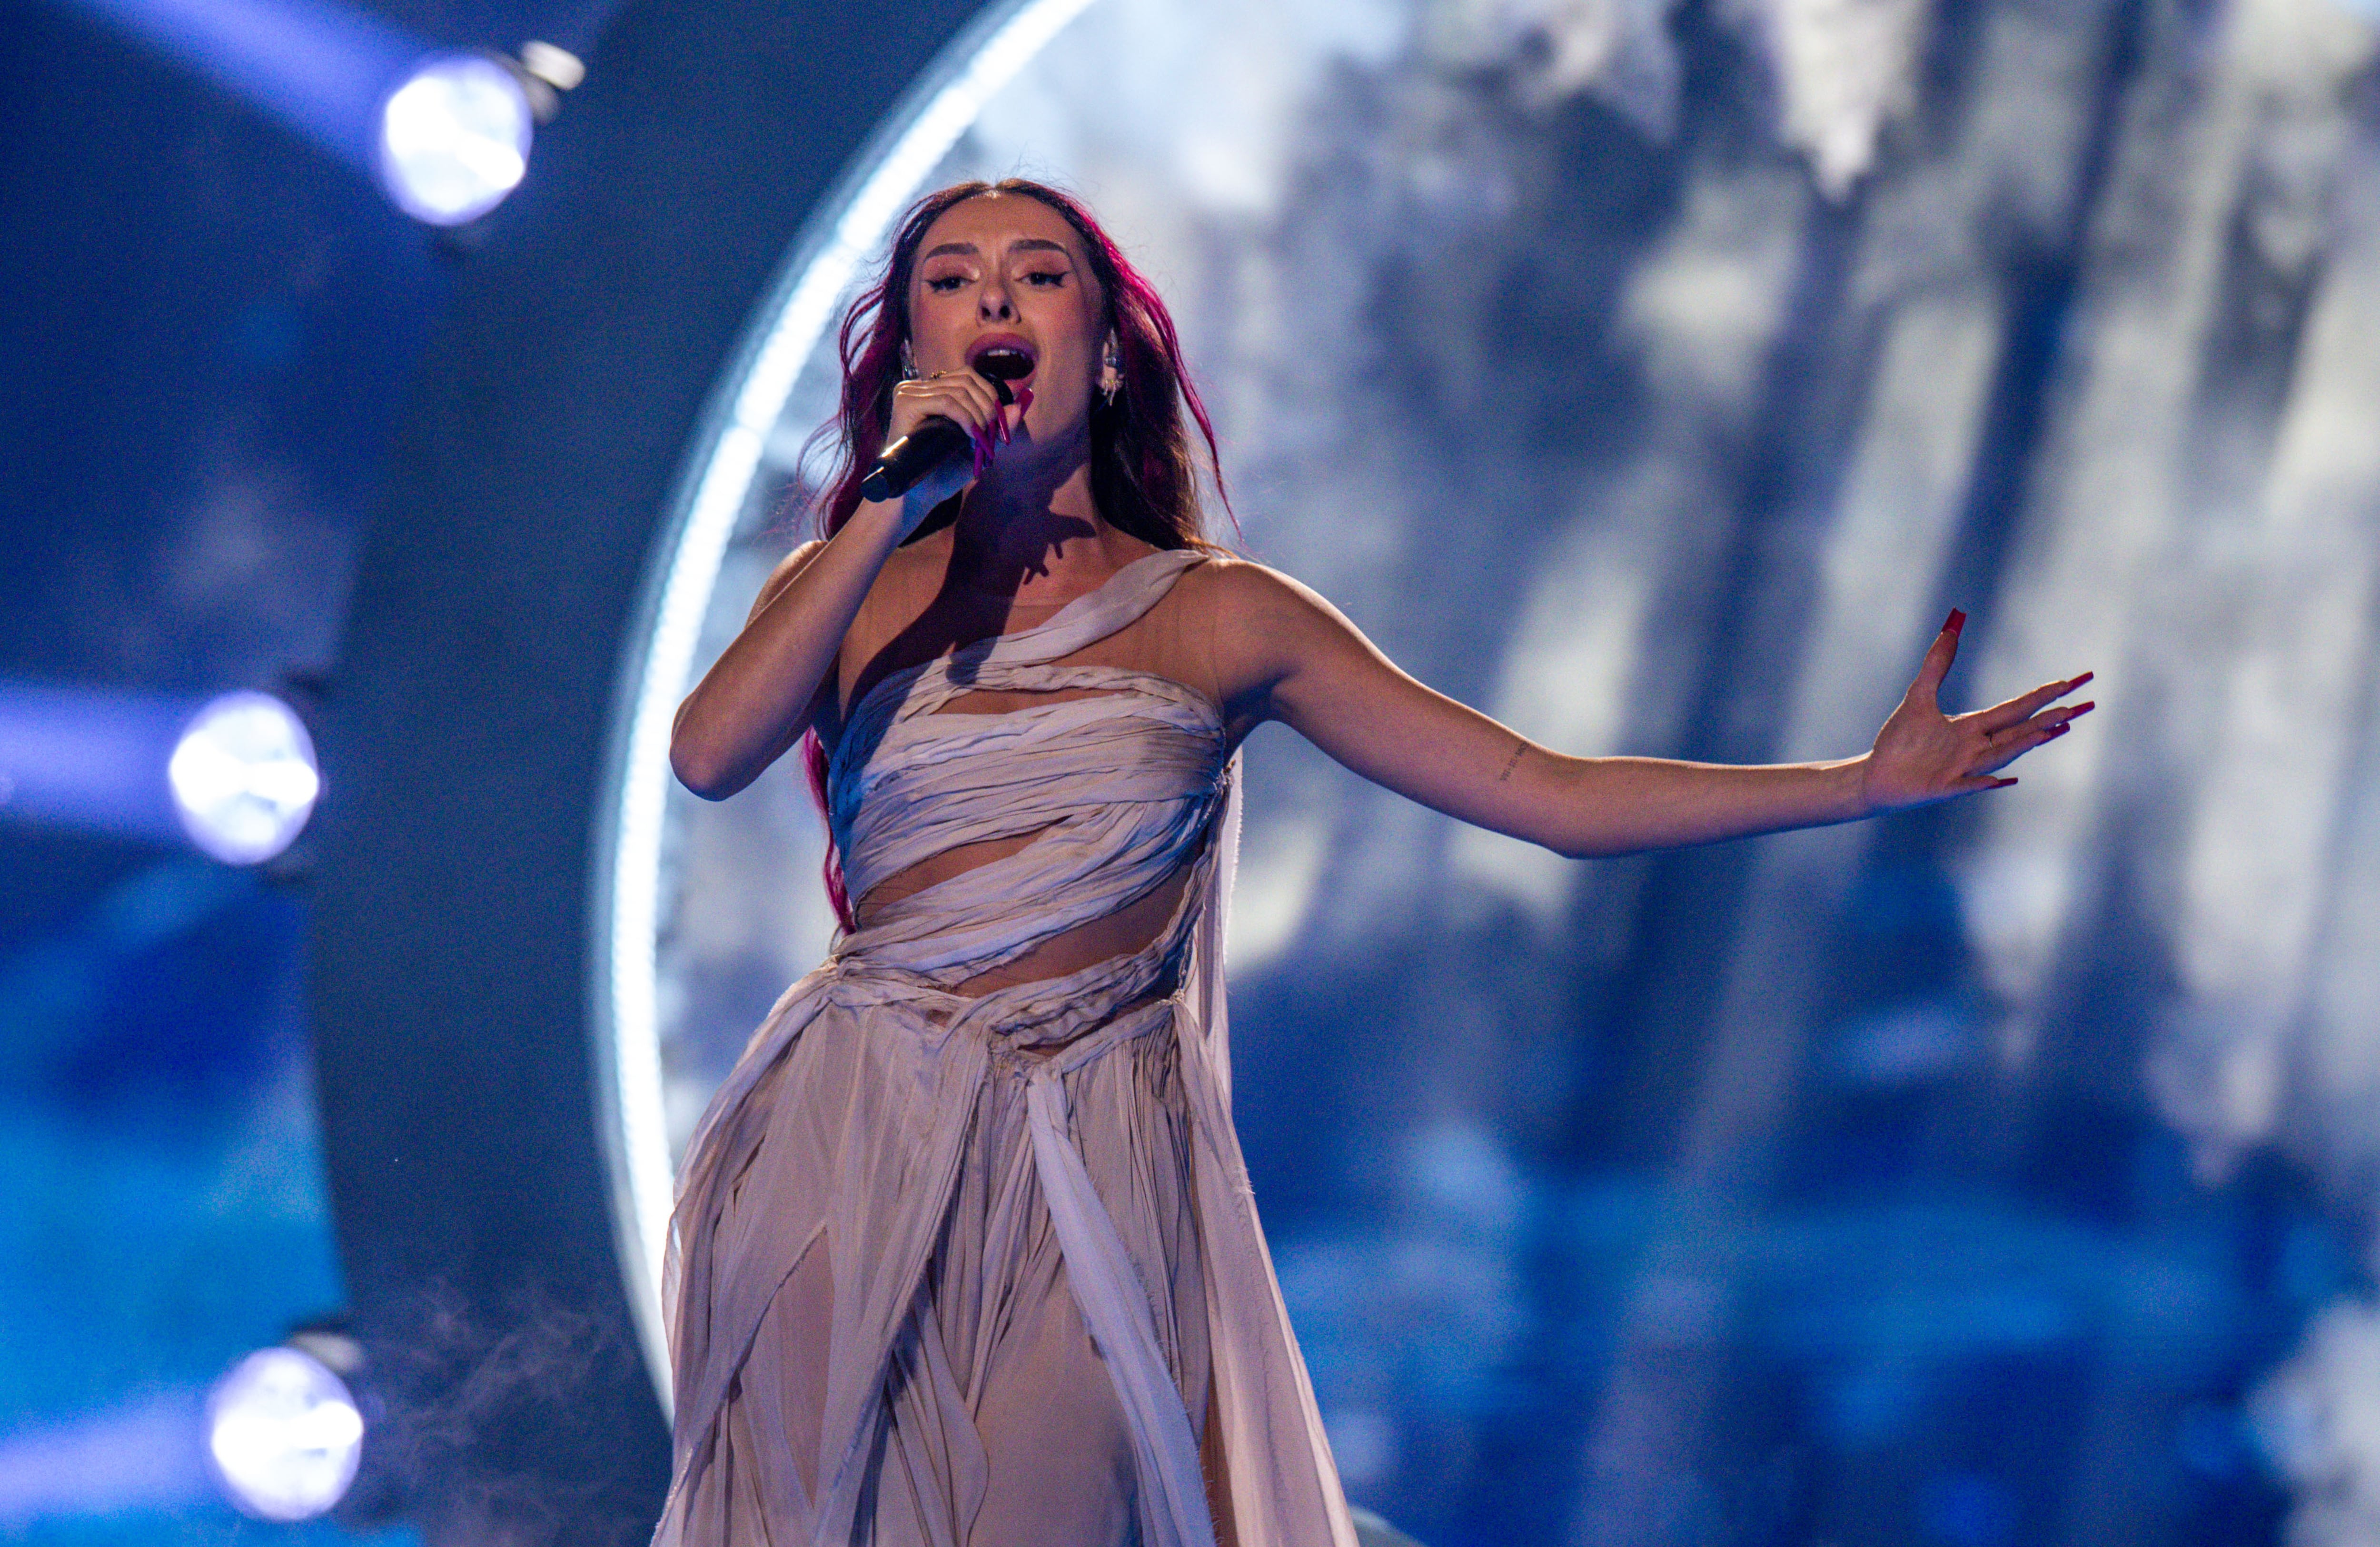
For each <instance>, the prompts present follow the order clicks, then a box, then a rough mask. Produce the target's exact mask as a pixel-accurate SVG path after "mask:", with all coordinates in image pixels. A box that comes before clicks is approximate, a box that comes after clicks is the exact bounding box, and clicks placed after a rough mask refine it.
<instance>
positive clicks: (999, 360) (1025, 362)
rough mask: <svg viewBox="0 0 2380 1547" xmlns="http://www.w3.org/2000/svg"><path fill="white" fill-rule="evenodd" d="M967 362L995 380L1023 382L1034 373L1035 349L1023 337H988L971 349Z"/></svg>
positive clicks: (981, 373)
mask: <svg viewBox="0 0 2380 1547" xmlns="http://www.w3.org/2000/svg"><path fill="white" fill-rule="evenodd" d="M967 364H968V365H970V366H972V367H974V369H975V371H976V373H977V375H980V376H985V377H989V378H990V380H992V381H995V382H1021V381H1023V380H1024V379H1025V378H1026V377H1027V376H1030V375H1031V374H1033V350H1032V348H1031V347H1029V346H1028V345H1026V342H1025V341H1024V340H1023V339H1021V338H987V339H985V340H984V341H983V342H982V343H980V344H978V345H977V346H976V347H975V348H974V349H973V350H971V351H969V353H968V355H967Z"/></svg>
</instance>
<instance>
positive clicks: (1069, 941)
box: [853, 832, 1196, 1009]
mask: <svg viewBox="0 0 2380 1547" xmlns="http://www.w3.org/2000/svg"><path fill="white" fill-rule="evenodd" d="M1040 836H1041V834H1040V833H1038V832H1034V833H1024V834H1016V835H1014V836H1012V837H1006V838H990V839H986V840H984V841H983V842H981V843H972V844H960V845H958V846H957V847H953V848H947V849H944V850H943V851H942V852H941V853H940V854H937V855H934V856H933V857H932V858H930V859H921V860H919V861H918V862H917V864H914V865H912V866H910V867H909V868H908V869H907V870H905V871H900V872H899V873H897V874H894V875H889V876H887V877H885V878H884V879H883V880H882V881H880V882H879V883H876V885H874V886H873V887H871V888H869V889H868V895H866V896H865V897H862V898H860V899H859V901H858V903H857V905H856V907H855V908H854V909H853V911H854V914H855V915H856V918H857V920H858V921H859V927H860V928H861V929H862V930H865V929H867V928H868V926H869V925H870V924H872V923H874V922H875V921H876V920H877V918H878V916H879V915H880V913H881V912H882V910H883V909H884V908H886V907H890V906H891V905H892V904H893V903H895V902H898V901H899V900H901V899H902V898H904V897H907V896H912V895H916V894H917V893H919V892H922V891H924V890H925V889H926V888H927V887H929V886H934V885H938V884H940V883H942V882H945V881H949V880H953V879H954V878H956V877H958V876H961V875H964V874H965V873H966V872H967V871H972V870H977V869H980V868H981V867H982V866H985V865H988V864H990V863H992V862H993V861H995V860H999V859H1006V858H1007V857H1008V856H1010V855H1013V854H1015V853H1018V852H1020V851H1021V850H1023V849H1024V848H1026V847H1027V846H1029V845H1031V844H1032V843H1034V842H1035V841H1036V840H1038V838H1039V837H1040ZM1195 867H1196V861H1195V860H1194V859H1184V861H1183V862H1182V863H1181V864H1179V865H1176V866H1175V867H1174V868H1173V870H1172V871H1170V872H1169V873H1168V874H1167V875H1166V877H1165V879H1163V880H1162V881H1160V882H1159V883H1157V885H1156V886H1154V887H1152V888H1151V889H1150V890H1148V891H1147V892H1145V893H1143V894H1142V895H1140V896H1138V897H1136V898H1135V899H1134V900H1133V901H1131V902H1128V903H1126V904H1124V905H1123V907H1120V908H1117V909H1116V910H1115V911H1114V912H1112V913H1107V914H1102V915H1101V916H1100V917H1099V918H1097V919H1092V920H1087V921H1086V922H1083V923H1080V924H1077V925H1075V927H1074V928H1073V929H1070V930H1066V931H1064V932H1061V933H1058V934H1054V935H1051V936H1050V938H1049V939H1047V940H1044V941H1041V942H1040V943H1039V944H1036V945H1034V946H1033V947H1032V949H1030V950H1028V951H1026V953H1025V954H1024V955H1023V956H1018V957H1017V958H1016V959H1014V961H1008V962H1003V963H1002V964H1001V965H1000V966H998V967H995V968H990V969H989V970H988V971H984V972H980V973H977V975H976V976H974V977H972V978H967V979H964V980H962V981H959V982H956V983H953V984H952V985H950V986H949V988H948V991H947V992H949V993H955V994H959V995H961V996H963V997H965V998H969V999H979V998H981V997H982V996H983V995H985V994H987V993H991V992H993V991H994V990H996V989H1003V988H1010V987H1013V986H1014V985H1015V984H1018V983H1028V982H1038V981H1041V980H1043V979H1047V978H1062V977H1064V976H1065V975H1066V974H1067V973H1069V972H1075V971H1079V970H1081V969H1082V968H1086V967H1090V966H1093V965H1095V964H1097V963H1099V962H1103V961H1110V960H1113V959H1115V958H1117V957H1120V956H1132V955H1134V954H1135V953H1136V952H1139V951H1142V950H1145V949H1147V946H1148V945H1149V944H1151V943H1153V942H1154V941H1156V940H1157V938H1158V937H1159V936H1160V935H1161V934H1163V933H1164V932H1165V928H1166V925H1167V924H1168V923H1169V922H1171V921H1172V918H1173V915H1174V911H1175V909H1176V908H1178V907H1180V906H1181V902H1182V897H1183V894H1184V891H1185V890H1186V889H1187V887H1188V885H1189V882H1190V875H1191V871H1193V869H1195ZM1170 980H1171V974H1169V975H1168V981H1166V982H1164V983H1161V984H1160V985H1159V986H1157V987H1156V988H1155V989H1153V990H1152V991H1151V992H1150V993H1147V994H1144V995H1142V996H1140V997H1139V998H1136V999H1135V1000H1134V1001H1133V1002H1132V1005H1120V1006H1118V1008H1119V1009H1129V1008H1132V1007H1133V1005H1142V1004H1146V1003H1147V1002H1148V1001H1149V1000H1151V999H1161V998H1163V997H1165V995H1166V994H1168V993H1172V989H1173V984H1172V981H1170Z"/></svg>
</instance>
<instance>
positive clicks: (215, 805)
mask: <svg viewBox="0 0 2380 1547" xmlns="http://www.w3.org/2000/svg"><path fill="white" fill-rule="evenodd" d="M151 766H152V767H154V766H155V765H154V764H152V765H151ZM165 778H166V781H167V782H168V783H169V784H171V785H172V786H173V788H174V805H175V808H176V810H178V811H179V812H180V813H181V817H182V827H183V829H184V831H186V832H188V834H189V835H190V841H191V842H192V843H195V844H197V845H198V846H199V847H200V848H202V849H204V850H205V851H206V852H207V853H209V854H212V855H213V856H214V857H215V858H216V859H221V860H223V861H224V862H225V863H226V864H232V865H253V864H257V863H260V862H261V861H262V860H266V859H272V858H273V856H274V855H276V854H278V853H280V852H281V851H282V850H283V849H285V848H287V847H289V845H290V843H291V842H292V841H293V840H294V839H296V837H297V834H299V833H300V832H301V831H303V830H304V828H305V826H306V819H307V817H309V816H310V815H311V814H313V810H314V799H315V797H317V796H318V795H320V794H321V793H322V774H320V772H318V770H317V768H316V766H315V762H314V742H313V738H312V737H309V736H308V735H307V734H306V727H305V726H304V725H300V724H299V723H298V720H297V715H296V714H294V713H291V712H290V709H289V706H288V705H287V704H285V703H283V702H282V701H281V700H279V699H276V698H273V697H271V696H270V695H268V694H264V693H246V692H242V693H225V695H224V696H223V697H221V698H219V699H216V700H212V702H210V703H209V704H208V705H207V706H206V707H205V708H204V709H201V710H200V711H199V713H198V714H197V715H196V716H195V717H193V718H192V719H191V721H190V723H189V725H188V726H186V727H185V728H184V729H183V731H182V738H181V740H180V741H179V742H177V743H176V745H175V747H174V756H173V760H172V761H169V762H168V763H167V764H166V765H165Z"/></svg>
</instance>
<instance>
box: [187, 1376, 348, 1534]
mask: <svg viewBox="0 0 2380 1547" xmlns="http://www.w3.org/2000/svg"><path fill="white" fill-rule="evenodd" d="M363 1438H364V1420H363V1415H362V1414H361V1413H360V1412H358V1410H357V1407H356V1403H355V1398H354V1397H353V1396H352V1395H349V1393H348V1391H347V1386H346V1382H344V1381H342V1380H340V1379H339V1378H338V1376H336V1375H335V1374H333V1373H332V1372H331V1370H330V1369H329V1367H328V1366H326V1365H324V1364H323V1363H322V1361H321V1360H320V1359H317V1358H313V1357H312V1356H311V1355H309V1354H305V1353H301V1352H299V1351H298V1350H297V1349H296V1348H288V1347H282V1348H265V1349H261V1350H260V1351H258V1352H256V1353H253V1354H250V1355H249V1356H248V1358H244V1359H242V1360H240V1361H239V1363H237V1364H236V1365H234V1366H232V1368H231V1370H230V1372H229V1373H227V1374H225V1376H224V1378H223V1379H222V1380H220V1381H218V1382H216V1383H215V1388H214V1391H213V1392H212V1394H211V1395H209V1396H208V1398H207V1454H208V1456H210V1457H212V1460H213V1462H214V1467H215V1473H216V1476H217V1477H218V1479H219V1480H221V1481H222V1483H223V1485H224V1492H225V1493H226V1494H228V1495H229V1496H230V1498H231V1502H232V1503H233V1504H237V1506H238V1507H239V1508H240V1509H241V1510H243V1511H244V1512H246V1513H248V1514H249V1515H253V1516H255V1517H258V1518H260V1519H264V1520H281V1521H289V1520H310V1519H312V1518H313V1517H315V1516H318V1515H321V1514H323V1513H325V1512H326V1511H328V1510H329V1509H330V1508H331V1506H332V1505H334V1504H337V1503H338V1502H339V1500H340V1499H341V1498H342V1497H344V1496H345V1495H346V1491H347V1487H348V1485H349V1484H351V1483H352V1482H354V1481H355V1480H356V1463H357V1460H358V1457H359V1456H361V1455H362V1452H363Z"/></svg>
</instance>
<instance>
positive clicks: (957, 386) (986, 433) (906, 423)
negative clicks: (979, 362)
mask: <svg viewBox="0 0 2380 1547" xmlns="http://www.w3.org/2000/svg"><path fill="white" fill-rule="evenodd" d="M1001 408H1002V404H1001V401H1000V393H999V391H998V389H996V388H995V387H993V385H992V384H990V382H988V381H986V380H984V379H983V378H982V377H981V376H978V375H977V374H976V373H975V372H972V371H967V370H958V371H937V372H934V373H933V374H932V375H930V376H912V377H910V378H909V379H908V380H906V381H904V382H901V383H899V384H896V385H895V386H894V387H893V388H892V423H891V425H890V426H889V427H888V428H887V429H886V431H885V432H884V444H885V445H892V443H893V442H894V441H897V440H899V439H900V438H901V437H902V436H904V435H906V434H908V433H909V432H911V431H913V430H915V429H917V426H918V425H920V424H922V423H924V422H925V421H926V420H929V419H932V418H935V417H937V416H939V417H941V418H942V419H947V420H951V421H952V422H953V423H954V424H956V425H958V426H959V428H961V429H962V430H965V432H967V433H969V434H971V435H973V436H975V437H976V439H977V441H980V442H983V443H985V444H986V445H989V444H990V441H991V440H992V439H993V438H995V437H996V438H998V439H1001V440H1005V439H1006V438H1007V431H1008V420H1007V416H1006V415H1005V414H1003V413H1002V411H1001Z"/></svg>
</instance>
